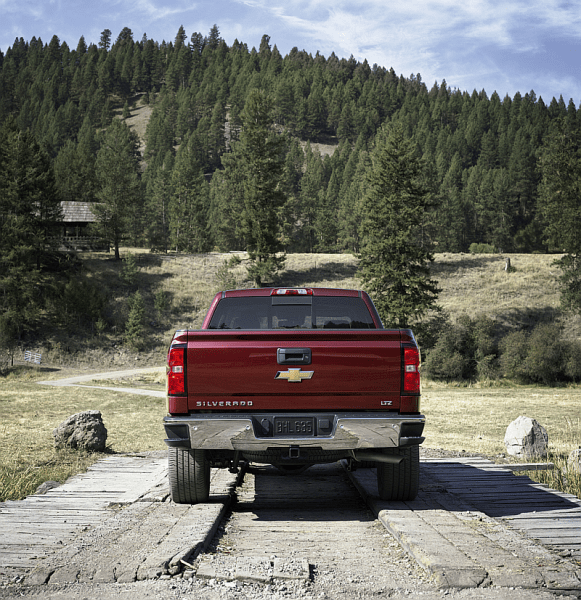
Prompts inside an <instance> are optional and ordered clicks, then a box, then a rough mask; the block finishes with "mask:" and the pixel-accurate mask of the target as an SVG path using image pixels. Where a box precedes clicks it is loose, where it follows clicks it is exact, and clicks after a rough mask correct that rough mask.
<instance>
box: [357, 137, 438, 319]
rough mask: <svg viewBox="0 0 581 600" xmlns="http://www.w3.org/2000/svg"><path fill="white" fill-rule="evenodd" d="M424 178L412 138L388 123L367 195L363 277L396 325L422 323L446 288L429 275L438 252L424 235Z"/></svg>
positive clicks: (427, 199) (383, 312) (381, 311)
mask: <svg viewBox="0 0 581 600" xmlns="http://www.w3.org/2000/svg"><path fill="white" fill-rule="evenodd" d="M420 177H421V165H420V162H419V160H418V157H417V156H416V152H415V149H414V147H413V145H412V143H411V142H410V141H409V140H408V139H406V138H405V137H404V135H403V132H402V130H401V128H400V127H397V126H395V127H394V126H391V127H389V128H386V129H385V130H384V131H383V132H381V133H380V137H379V140H378V143H377V145H376V148H375V150H374V152H373V154H372V164H371V166H370V168H369V170H368V172H367V193H366V194H365V196H364V197H363V199H362V204H363V212H364V214H365V215H366V217H365V219H364V221H363V224H362V228H361V234H362V235H361V237H362V243H361V255H360V258H361V262H360V265H359V277H360V278H361V280H362V282H363V285H364V287H365V289H366V290H367V291H368V292H369V293H370V295H371V297H372V298H373V301H374V303H375V305H376V306H377V309H378V311H379V314H380V315H381V318H382V320H383V321H384V323H385V324H386V325H387V326H390V327H409V326H410V325H411V324H412V323H414V322H417V321H418V320H419V319H420V318H421V317H422V316H423V315H424V314H425V313H426V312H427V311H428V310H430V309H433V308H435V306H436V300H437V297H438V292H439V291H440V290H439V289H438V287H437V285H436V282H435V281H434V280H432V279H430V276H429V275H430V272H429V264H430V262H431V261H432V260H433V256H432V254H431V252H430V251H429V249H428V248H426V247H424V245H423V244H422V243H421V236H420V235H419V231H420V228H421V225H422V222H423V221H424V219H425V218H426V212H427V210H428V208H429V206H430V194H429V192H428V191H427V190H426V189H425V188H423V187H422V185H421V184H420V183H419V182H420Z"/></svg>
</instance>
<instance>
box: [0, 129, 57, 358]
mask: <svg viewBox="0 0 581 600" xmlns="http://www.w3.org/2000/svg"><path fill="white" fill-rule="evenodd" d="M61 218H62V213H61V205H60V198H59V196H58V193H57V189H56V184H55V180H54V174H53V170H52V165H51V163H50V160H49V157H48V155H47V154H46V152H45V151H44V150H43V149H42V148H41V146H40V145H39V144H38V142H37V141H36V139H35V138H34V137H33V136H32V134H30V133H29V132H22V131H19V130H18V128H17V127H16V125H15V123H14V121H13V120H9V121H8V122H7V123H5V124H4V125H3V127H2V128H1V129H0V343H2V344H3V345H6V346H7V347H9V348H11V347H13V345H14V344H15V343H16V342H17V341H18V340H20V339H21V337H22V335H23V333H25V332H26V331H27V330H29V329H31V328H32V327H33V326H34V324H35V322H36V320H37V319H38V316H39V312H40V309H41V308H42V307H43V304H44V302H45V300H46V299H47V298H48V296H49V295H50V290H51V285H50V281H48V280H47V279H46V277H45V276H44V274H43V272H42V270H41V267H42V263H43V260H44V257H45V256H47V255H49V254H50V252H51V249H55V245H56V239H57V236H56V234H57V233H58V221H59V220H60V219H61Z"/></svg>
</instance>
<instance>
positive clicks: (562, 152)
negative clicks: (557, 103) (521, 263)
mask: <svg viewBox="0 0 581 600" xmlns="http://www.w3.org/2000/svg"><path fill="white" fill-rule="evenodd" d="M540 166H541V171H542V181H541V186H540V194H539V209H540V213H541V216H542V218H543V221H544V225H545V231H544V233H545V237H546V240H547V242H548V244H549V249H551V250H557V251H558V252H565V253H566V254H565V256H563V257H562V258H561V259H559V260H558V261H557V263H558V264H559V266H560V268H561V270H562V273H563V274H562V276H561V284H562V290H561V304H562V305H563V307H564V308H567V309H570V310H573V311H575V312H577V313H579V312H581V205H580V204H579V197H580V196H581V135H580V134H579V132H576V131H574V132H570V133H569V132H566V131H564V130H563V127H562V126H561V127H560V128H559V129H558V130H557V131H555V132H554V133H553V135H552V136H551V137H550V138H549V139H548V141H547V144H546V146H545V148H544V152H543V154H542V156H541V160H540Z"/></svg>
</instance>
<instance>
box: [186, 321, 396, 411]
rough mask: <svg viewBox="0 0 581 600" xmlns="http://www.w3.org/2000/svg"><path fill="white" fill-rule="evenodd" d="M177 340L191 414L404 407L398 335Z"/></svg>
mask: <svg viewBox="0 0 581 600" xmlns="http://www.w3.org/2000/svg"><path fill="white" fill-rule="evenodd" d="M175 341H178V340H175ZM179 341H182V342H186V343H187V360H186V377H187V389H188V409H189V410H190V411H196V410H201V411H208V410H212V411H220V410H230V411H231V410H233V409H235V410H236V409H238V410H253V411H257V410H266V411H269V410H289V411H294V410H321V409H335V410H337V409H349V410H366V409H367V410H382V409H383V410H389V409H391V410H394V409H398V408H399V403H400V388H401V361H402V358H401V342H402V332H401V331H399V330H373V331H349V332H345V331H325V332H321V331H304V330H302V331H289V332H281V331H280V330H278V331H261V332H246V333H245V332H240V331H236V332H233V331H195V332H193V331H190V332H183V333H182V336H180V340H179Z"/></svg>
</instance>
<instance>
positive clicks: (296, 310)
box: [209, 296, 375, 331]
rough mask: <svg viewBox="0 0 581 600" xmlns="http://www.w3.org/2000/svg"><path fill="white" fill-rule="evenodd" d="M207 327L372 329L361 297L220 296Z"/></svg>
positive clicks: (370, 320) (367, 311) (372, 325)
mask: <svg viewBox="0 0 581 600" xmlns="http://www.w3.org/2000/svg"><path fill="white" fill-rule="evenodd" d="M209 328H210V329H244V330H251V331H252V330H263V329H375V324H374V322H373V319H372V317H371V314H370V313H369V310H368V309H367V306H366V304H365V302H364V301H363V300H362V299H361V298H344V297H340V296H334V297H323V296H309V297H308V298H297V297H296V296H291V297H286V298H285V297H283V298H274V297H273V298H271V297H256V296H255V297H252V298H223V299H222V300H220V302H219V303H218V305H217V306H216V310H215V311H214V315H213V316H212V320H211V321H210V326H209Z"/></svg>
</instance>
